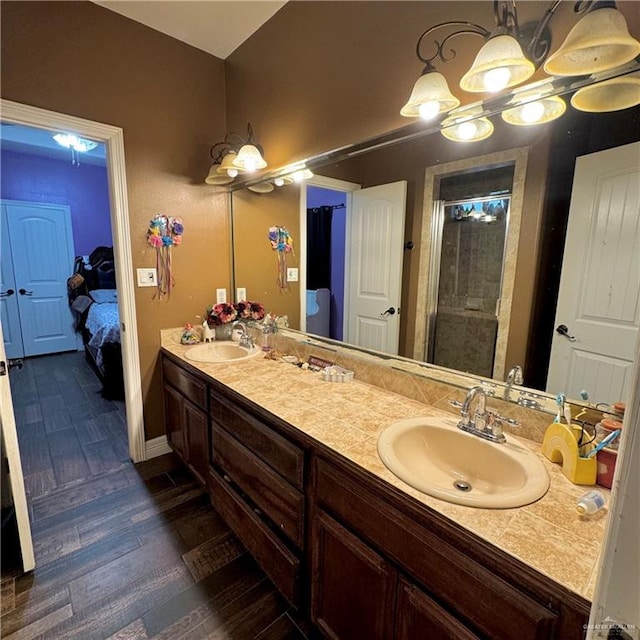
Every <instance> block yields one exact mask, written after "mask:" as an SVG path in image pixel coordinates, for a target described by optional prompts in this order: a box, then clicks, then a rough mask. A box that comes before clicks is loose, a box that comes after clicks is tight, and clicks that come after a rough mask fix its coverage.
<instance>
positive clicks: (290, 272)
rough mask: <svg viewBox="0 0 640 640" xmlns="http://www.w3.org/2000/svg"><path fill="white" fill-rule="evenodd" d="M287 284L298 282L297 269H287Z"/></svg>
mask: <svg viewBox="0 0 640 640" xmlns="http://www.w3.org/2000/svg"><path fill="white" fill-rule="evenodd" d="M287 282H298V269H297V268H296V267H289V268H288V269H287Z"/></svg>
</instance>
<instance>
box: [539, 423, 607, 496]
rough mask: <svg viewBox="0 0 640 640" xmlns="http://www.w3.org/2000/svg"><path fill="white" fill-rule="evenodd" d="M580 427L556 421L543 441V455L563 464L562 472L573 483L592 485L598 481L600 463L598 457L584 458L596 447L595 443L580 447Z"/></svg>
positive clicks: (550, 426)
mask: <svg viewBox="0 0 640 640" xmlns="http://www.w3.org/2000/svg"><path fill="white" fill-rule="evenodd" d="M580 432H581V430H580V429H576V428H573V427H569V426H568V425H566V424H561V423H559V422H554V423H552V424H550V425H549V427H548V428H547V431H546V433H545V434H544V439H543V441H542V455H544V456H545V458H547V459H549V460H551V462H555V463H560V464H561V465H562V473H563V474H564V475H565V476H566V477H567V479H568V480H570V481H571V482H573V484H586V485H592V484H595V483H596V475H597V473H598V463H597V460H596V457H595V456H594V457H593V458H584V457H580V454H582V455H583V456H585V455H587V453H588V452H589V451H591V450H592V449H593V448H594V446H595V445H594V444H593V443H591V444H587V445H582V446H580V447H578V438H579V437H580Z"/></svg>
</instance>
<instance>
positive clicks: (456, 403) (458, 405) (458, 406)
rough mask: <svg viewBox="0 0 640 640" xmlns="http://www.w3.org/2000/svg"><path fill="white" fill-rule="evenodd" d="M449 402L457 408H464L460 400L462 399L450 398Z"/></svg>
mask: <svg viewBox="0 0 640 640" xmlns="http://www.w3.org/2000/svg"><path fill="white" fill-rule="evenodd" d="M449 404H450V405H451V406H452V407H455V408H456V409H462V402H460V400H449Z"/></svg>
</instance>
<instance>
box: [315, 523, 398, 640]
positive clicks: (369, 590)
mask: <svg viewBox="0 0 640 640" xmlns="http://www.w3.org/2000/svg"><path fill="white" fill-rule="evenodd" d="M311 557H312V560H311V576H312V577H311V580H312V584H311V619H312V621H313V622H314V624H316V625H317V626H318V628H319V629H320V630H321V631H322V632H323V633H324V634H326V635H327V636H328V637H329V638H340V639H341V640H361V639H362V638H367V640H385V639H386V638H392V637H393V634H392V633H391V630H392V627H391V625H392V623H393V619H392V613H393V601H394V597H395V587H396V581H397V577H398V574H397V572H396V570H395V569H394V568H393V567H392V566H391V565H390V564H389V563H388V562H387V561H386V560H385V559H384V558H383V557H382V556H380V555H379V554H377V553H376V552H375V551H373V550H372V549H371V548H370V547H368V546H367V545H366V544H364V543H363V542H362V541H361V540H360V539H359V538H357V537H356V536H354V535H353V534H352V533H350V532H349V531H348V530H347V529H345V528H344V527H343V526H341V525H340V524H338V523H337V522H336V521H335V520H334V519H333V518H331V517H330V516H328V515H327V514H326V513H323V512H321V511H319V512H317V513H316V515H315V517H314V519H313V532H312V545H311Z"/></svg>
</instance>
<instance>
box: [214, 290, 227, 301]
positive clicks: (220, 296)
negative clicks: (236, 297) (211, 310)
mask: <svg viewBox="0 0 640 640" xmlns="http://www.w3.org/2000/svg"><path fill="white" fill-rule="evenodd" d="M226 301H227V290H226V289H216V302H217V303H218V304H223V303H225V302H226Z"/></svg>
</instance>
